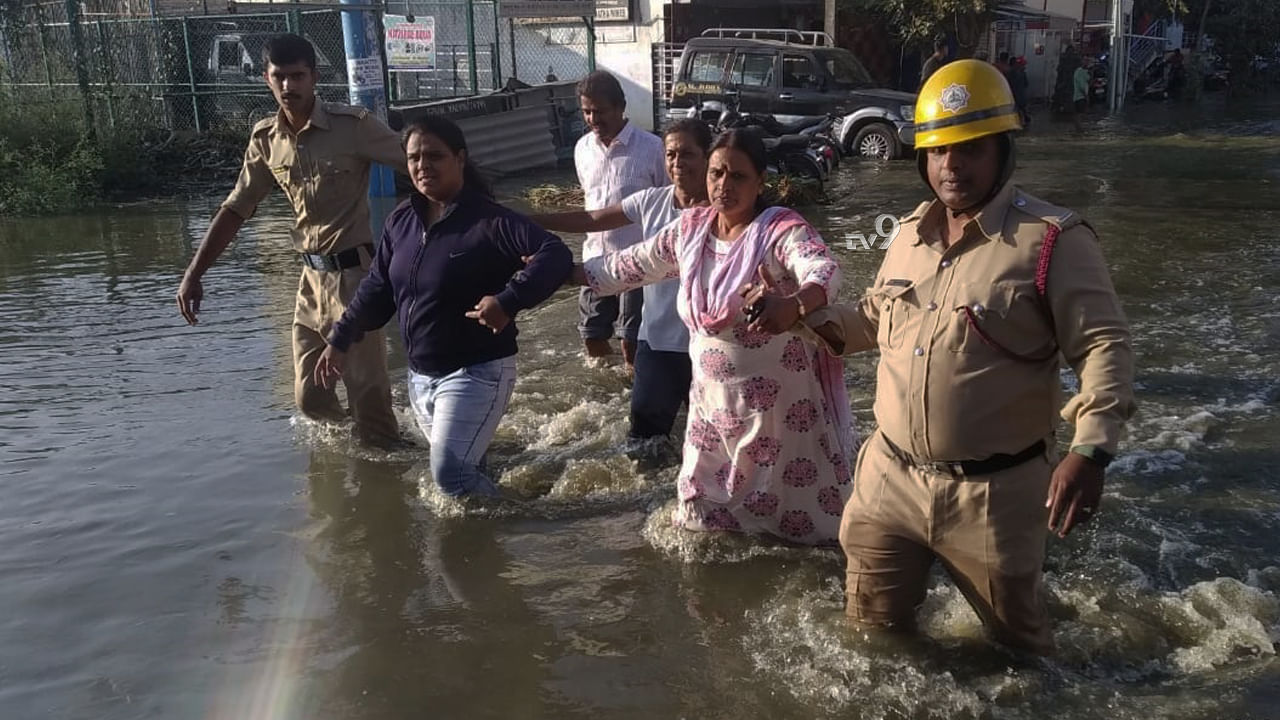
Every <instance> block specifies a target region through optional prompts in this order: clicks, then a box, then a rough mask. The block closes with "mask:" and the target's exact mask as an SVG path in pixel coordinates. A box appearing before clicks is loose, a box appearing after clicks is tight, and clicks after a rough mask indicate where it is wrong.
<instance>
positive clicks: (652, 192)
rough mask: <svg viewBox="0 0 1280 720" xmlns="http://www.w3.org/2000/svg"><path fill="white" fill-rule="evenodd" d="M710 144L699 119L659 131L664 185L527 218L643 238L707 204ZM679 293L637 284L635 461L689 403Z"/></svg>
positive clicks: (674, 285) (664, 285) (674, 287)
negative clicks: (603, 203) (630, 229)
mask: <svg viewBox="0 0 1280 720" xmlns="http://www.w3.org/2000/svg"><path fill="white" fill-rule="evenodd" d="M713 141H714V139H713V138H712V137H711V128H709V127H707V124H706V123H704V122H703V121H701V120H697V119H692V118H690V119H686V120H680V121H678V122H675V123H672V124H671V125H669V126H668V127H667V129H666V132H664V133H663V145H664V147H665V149H666V150H665V152H666V163H667V174H668V175H669V176H670V177H671V182H672V184H671V185H666V186H663V187H656V188H648V189H645V190H641V191H640V192H637V193H634V194H632V195H628V196H627V197H626V198H624V199H623V200H622V202H620V203H618V204H617V205H611V206H609V207H607V208H604V209H601V210H592V211H590V212H588V211H585V210H577V211H571V212H562V213H552V214H547V215H534V216H533V217H532V218H531V219H532V220H533V221H534V222H535V223H537V224H539V225H541V226H542V227H544V228H546V229H548V230H551V231H553V232H602V231H606V230H613V229H616V228H620V227H626V226H627V225H631V224H635V225H638V226H639V227H640V230H641V234H642V235H643V236H644V238H645V239H646V240H647V239H649V238H651V237H653V236H654V235H657V234H658V231H660V230H662V229H663V228H664V227H666V226H667V225H669V224H671V223H672V222H674V221H676V220H678V219H679V218H680V214H681V213H682V212H684V211H685V210H687V209H689V208H693V207H698V206H704V205H706V204H707V162H708V160H709V159H710V155H711V143H712V142H713ZM679 291H680V281H679V279H677V278H671V279H669V280H664V281H662V282H659V283H654V284H652V285H645V286H644V317H643V319H642V321H641V323H640V342H639V344H638V349H637V351H636V362H635V383H634V384H633V386H632V388H631V429H630V432H629V442H628V445H629V447H628V454H629V455H630V456H632V457H633V458H635V459H640V458H641V457H643V456H646V455H652V454H653V453H651V452H649V451H650V450H660V448H658V447H656V446H654V445H653V444H652V443H650V442H649V441H650V440H652V439H653V438H669V437H670V435H671V429H672V427H674V425H675V421H676V415H677V414H678V413H679V412H680V406H681V405H683V404H684V403H686V402H687V401H688V399H689V383H690V381H691V379H692V368H691V367H690V364H689V331H688V330H687V329H686V328H685V325H684V321H683V320H681V319H680V314H679V312H678V311H677V309H676V304H677V298H678V295H679Z"/></svg>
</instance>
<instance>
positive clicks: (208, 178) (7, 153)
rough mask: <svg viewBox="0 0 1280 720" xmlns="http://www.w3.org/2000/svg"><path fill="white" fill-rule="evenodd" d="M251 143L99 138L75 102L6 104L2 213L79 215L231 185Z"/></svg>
mask: <svg viewBox="0 0 1280 720" xmlns="http://www.w3.org/2000/svg"><path fill="white" fill-rule="evenodd" d="M244 142H245V140H244V137H243V135H242V134H240V135H237V136H235V137H232V136H231V135H227V134H205V135H191V134H187V135H178V134H173V133H170V132H169V131H168V130H164V129H145V128H138V129H129V128H120V127H117V128H114V129H107V128H100V129H99V131H98V135H97V137H96V138H95V137H91V136H89V135H88V134H87V133H85V129H84V120H83V115H81V114H80V112H79V108H78V107H77V106H75V105H69V104H63V103H59V104H48V105H43V106H28V107H24V108H22V109H20V110H15V109H14V107H13V106H12V105H11V106H9V107H4V106H2V105H0V215H3V216H14V215H47V214H52V213H65V212H75V211H77V210H82V209H84V208H87V207H92V206H94V205H98V204H101V203H103V202H118V201H123V200H133V199H137V198H140V197H156V196H166V195H174V194H181V193H184V192H187V191H192V190H197V191H198V189H200V188H208V187H209V186H210V185H212V184H226V182H227V179H228V178H229V177H234V176H235V172H236V169H237V168H238V167H239V165H240V159H241V156H242V153H243V152H244Z"/></svg>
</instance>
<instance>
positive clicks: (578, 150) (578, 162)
mask: <svg viewBox="0 0 1280 720" xmlns="http://www.w3.org/2000/svg"><path fill="white" fill-rule="evenodd" d="M573 163H574V165H575V166H576V167H577V170H578V183H579V184H580V185H582V191H583V194H584V195H585V198H586V209H587V210H600V209H602V208H606V207H609V206H610V205H617V204H618V203H620V202H622V199H623V198H625V197H627V196H628V195H631V194H632V193H636V192H639V191H641V190H647V189H648V188H653V187H662V186H664V185H667V184H668V183H669V181H668V180H667V169H666V166H665V163H664V157H663V149H662V141H661V140H659V139H658V136H656V135H654V134H652V133H648V132H645V131H644V130H640V129H638V128H636V127H635V126H634V125H633V124H632V123H631V122H630V121H628V122H627V124H626V125H624V126H623V127H622V131H621V132H619V133H618V136H617V137H616V138H614V140H613V142H612V143H610V144H609V146H608V147H605V146H604V145H603V144H601V142H600V139H599V138H598V137H597V136H596V134H595V133H594V132H589V133H587V134H586V135H583V136H582V137H581V138H579V139H578V144H577V145H576V146H574V148H573ZM643 239H644V234H643V233H642V232H641V230H640V226H639V225H635V224H632V225H628V226H627V227H624V228H619V229H617V230H609V231H606V232H598V233H587V240H586V242H585V243H583V245H582V258H583V259H584V260H586V259H589V258H593V257H599V256H600V255H603V254H604V253H605V252H606V251H608V252H612V251H615V250H622V249H624V248H628V247H631V246H632V245H635V244H636V243H638V242H640V241H641V240H643Z"/></svg>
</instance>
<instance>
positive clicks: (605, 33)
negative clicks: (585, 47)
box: [596, 25, 636, 43]
mask: <svg viewBox="0 0 1280 720" xmlns="http://www.w3.org/2000/svg"><path fill="white" fill-rule="evenodd" d="M635 41H636V26H635V25H597V26H596V42H598V43H632V42H635Z"/></svg>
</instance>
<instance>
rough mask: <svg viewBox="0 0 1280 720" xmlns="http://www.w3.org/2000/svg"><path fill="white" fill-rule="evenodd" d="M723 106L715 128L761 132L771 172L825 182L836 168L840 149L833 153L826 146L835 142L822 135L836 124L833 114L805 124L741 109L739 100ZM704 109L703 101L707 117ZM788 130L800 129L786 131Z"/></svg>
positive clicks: (718, 130) (700, 112) (718, 131)
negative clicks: (825, 140)
mask: <svg viewBox="0 0 1280 720" xmlns="http://www.w3.org/2000/svg"><path fill="white" fill-rule="evenodd" d="M720 106H721V107H720V114H719V116H718V118H717V120H716V122H715V123H714V124H713V126H712V129H713V130H714V131H715V132H717V133H721V132H724V131H726V130H733V129H743V128H750V129H752V130H754V131H755V132H757V133H758V134H759V135H760V136H761V139H762V140H763V141H764V147H765V153H766V154H767V157H768V169H769V171H770V172H773V173H776V174H782V175H796V176H799V177H803V178H808V179H811V180H814V181H817V182H818V183H819V185H821V184H822V183H823V182H825V181H826V180H827V177H828V175H829V174H830V172H831V171H832V170H833V169H834V163H835V162H837V161H836V160H835V159H834V155H838V153H836V154H834V155H833V154H829V153H828V152H827V151H826V150H824V149H823V148H824V146H826V147H831V146H832V145H833V143H824V141H823V140H822V139H821V138H820V136H819V135H818V133H819V131H820V129H821V128H822V127H823V126H824V125H825V126H826V128H827V129H828V130H829V129H830V127H831V125H833V124H834V120H832V119H831V118H824V119H823V120H820V121H817V122H814V123H804V124H803V125H801V124H798V123H797V124H795V125H787V124H784V123H780V122H778V120H777V119H775V118H774V117H773V116H772V115H760V114H754V113H746V114H743V113H740V112H738V109H737V107H736V103H721V104H720ZM704 109H705V106H703V105H701V104H700V106H699V115H701V116H704V117H705V115H703V110H704ZM788 130H798V131H799V132H786V131H788ZM806 130H807V131H809V132H807V133H806V132H805V131H806Z"/></svg>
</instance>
